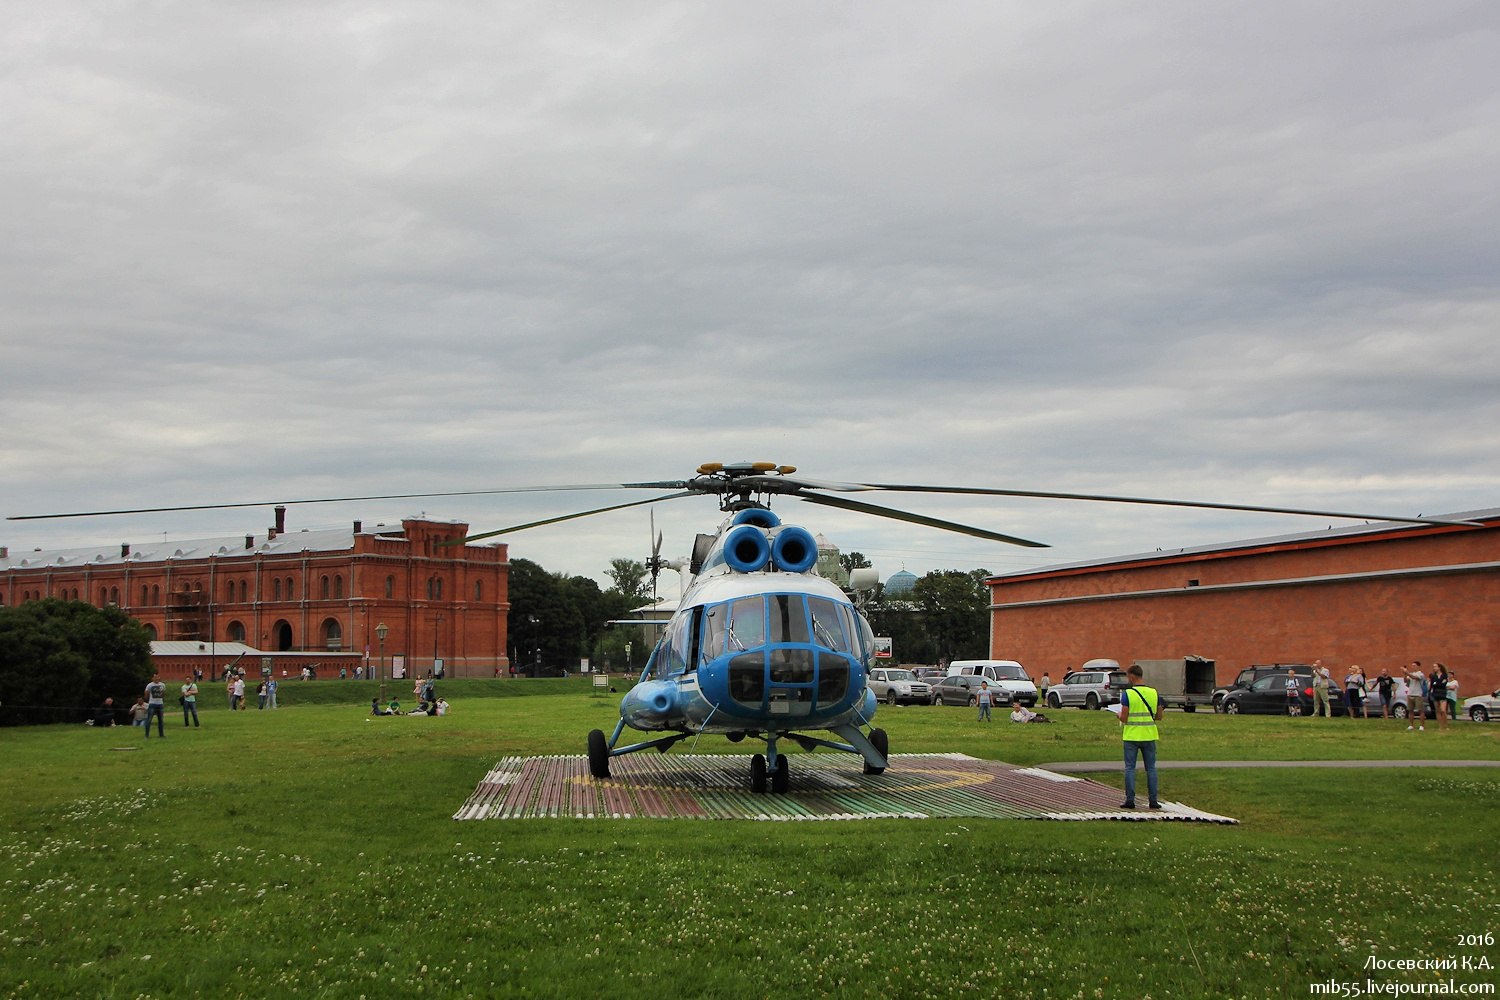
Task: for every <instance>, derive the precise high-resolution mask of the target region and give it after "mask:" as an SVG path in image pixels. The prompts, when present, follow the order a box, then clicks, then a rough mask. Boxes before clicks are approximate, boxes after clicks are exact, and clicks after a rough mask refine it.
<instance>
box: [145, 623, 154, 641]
mask: <svg viewBox="0 0 1500 1000" xmlns="http://www.w3.org/2000/svg"><path fill="white" fill-rule="evenodd" d="M146 638H147V640H149V641H150V642H155V641H156V626H155V625H147V626H146Z"/></svg>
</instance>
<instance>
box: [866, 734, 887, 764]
mask: <svg viewBox="0 0 1500 1000" xmlns="http://www.w3.org/2000/svg"><path fill="white" fill-rule="evenodd" d="M870 744H871V745H872V746H873V747H874V748H875V749H876V750H879V751H880V756H882V757H889V755H890V748H891V741H890V739H889V738H888V737H887V736H886V735H885V730H884V729H872V730H870ZM865 773H866V774H884V773H885V768H883V767H875V766H874V765H872V764H869V763H867V764H865Z"/></svg>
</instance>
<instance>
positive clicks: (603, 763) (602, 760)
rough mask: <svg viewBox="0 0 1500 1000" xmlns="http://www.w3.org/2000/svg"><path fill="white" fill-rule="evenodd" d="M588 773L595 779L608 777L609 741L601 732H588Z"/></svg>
mask: <svg viewBox="0 0 1500 1000" xmlns="http://www.w3.org/2000/svg"><path fill="white" fill-rule="evenodd" d="M589 773H590V774H592V775H593V776H594V777H596V778H607V777H609V741H608V740H606V739H605V738H604V732H603V730H599V729H591V730H589Z"/></svg>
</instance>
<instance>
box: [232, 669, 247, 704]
mask: <svg viewBox="0 0 1500 1000" xmlns="http://www.w3.org/2000/svg"><path fill="white" fill-rule="evenodd" d="M229 690H230V696H229V708H230V710H231V711H235V712H238V711H240V710H241V709H243V708H244V707H245V678H244V676H243V675H241V674H236V675H235V678H234V683H233V684H231V685H230V687H229Z"/></svg>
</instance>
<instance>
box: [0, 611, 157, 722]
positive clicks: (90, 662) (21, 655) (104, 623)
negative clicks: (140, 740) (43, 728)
mask: <svg viewBox="0 0 1500 1000" xmlns="http://www.w3.org/2000/svg"><path fill="white" fill-rule="evenodd" d="M153 669H154V668H153V666H152V662H151V640H150V638H149V636H148V635H147V634H146V630H145V629H144V628H143V627H142V626H141V624H140V623H139V622H137V621H136V620H135V619H133V618H131V617H129V616H128V615H126V614H125V612H123V611H121V610H120V609H119V608H116V607H107V608H96V607H94V606H92V605H90V604H85V603H84V602H82V601H60V600H57V599H56V598H48V599H47V600H43V601H28V602H26V603H25V604H21V605H18V606H16V607H11V608H0V726H15V725H34V724H38V723H44V722H82V721H83V720H84V719H86V718H88V716H89V715H90V714H91V712H92V711H93V709H94V708H95V707H96V706H98V705H99V704H100V703H101V702H103V701H104V699H105V698H107V697H112V698H114V699H115V700H116V704H117V706H118V707H119V708H121V709H123V708H124V707H125V706H126V705H128V704H129V701H128V700H126V699H130V698H134V697H135V696H136V695H137V694H140V693H141V692H142V691H143V690H144V689H145V687H146V683H147V682H148V681H149V680H150V679H151V674H152V671H153Z"/></svg>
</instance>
